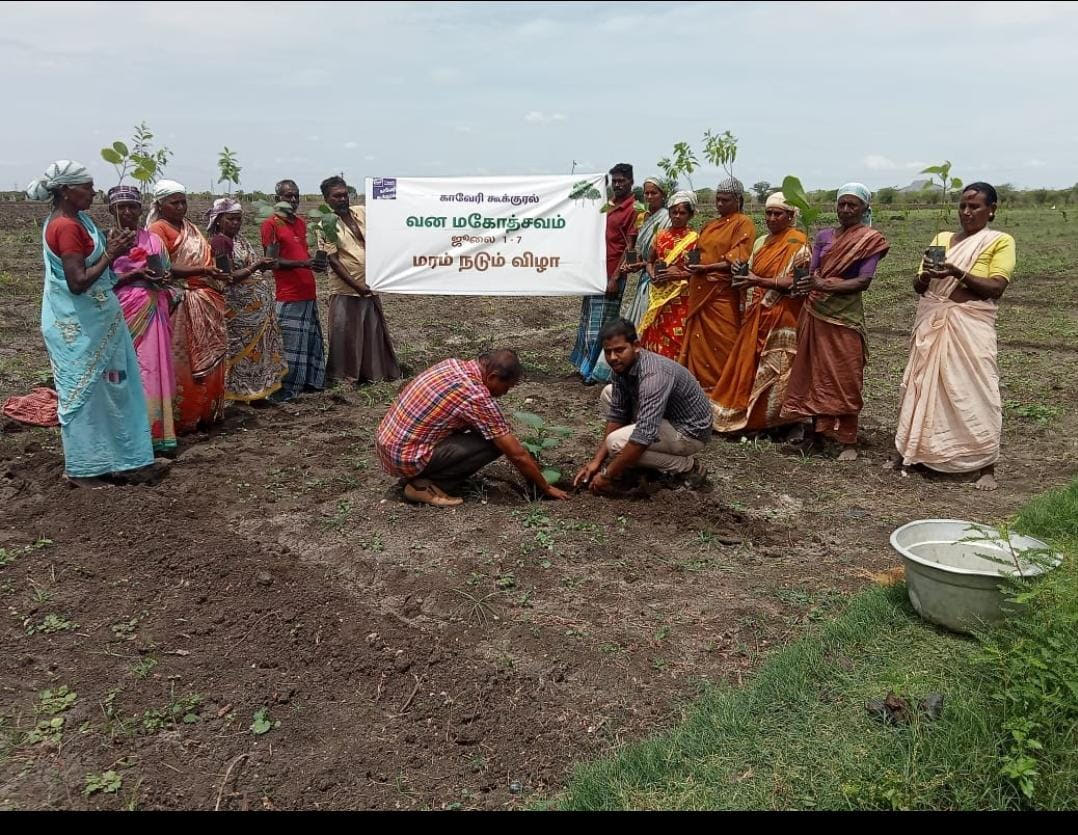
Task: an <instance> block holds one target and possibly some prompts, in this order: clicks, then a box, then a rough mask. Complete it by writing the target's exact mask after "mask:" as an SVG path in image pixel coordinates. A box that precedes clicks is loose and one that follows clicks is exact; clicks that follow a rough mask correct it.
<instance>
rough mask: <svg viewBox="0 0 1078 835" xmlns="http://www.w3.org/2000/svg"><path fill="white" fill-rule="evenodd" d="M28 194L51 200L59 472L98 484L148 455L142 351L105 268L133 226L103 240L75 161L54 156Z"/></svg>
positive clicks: (48, 307) (45, 249) (48, 264)
mask: <svg viewBox="0 0 1078 835" xmlns="http://www.w3.org/2000/svg"><path fill="white" fill-rule="evenodd" d="M26 193H27V195H28V196H29V197H30V199H31V200H47V199H50V198H51V199H52V204H53V211H52V214H50V215H49V218H48V220H47V221H46V223H45V227H44V230H43V236H42V237H43V244H42V255H43V259H44V262H45V289H44V292H43V294H42V299H41V334H42V336H43V337H44V339H45V347H46V349H47V350H48V352H49V362H50V364H51V365H52V373H53V378H54V380H55V386H56V394H57V398H58V404H57V416H58V418H59V420H60V438H61V440H62V441H63V446H64V473H65V475H66V476H67V478H68V480H69V481H70V482H71V483H72V484H74V485H77V486H80V487H99V486H104V484H105V482H103V481H101V480H100V477H101V476H107V475H110V474H113V473H123V472H126V471H129V470H136V469H139V468H142V467H148V466H150V465H152V464H153V463H154V456H153V444H152V442H151V440H150V424H149V420H148V418H147V414H146V398H145V396H144V394H143V391H142V381H141V377H140V375H139V366H138V359H137V357H136V355H135V348H134V345H133V343H132V342H131V334H130V332H129V331H128V329H127V323H126V322H125V320H124V314H123V310H122V309H121V307H120V302H119V300H118V299H117V298H116V294H115V293H114V292H113V286H114V285H115V284H116V280H117V279H116V275H115V274H114V273H113V272H112V269H111V266H112V262H113V260H115V259H116V258H118V257H119V256H121V255H123V254H124V253H125V252H127V251H128V250H129V249H130V248H131V246H132V244H133V243H134V241H135V233H134V231H132V230H125V231H113V232H110V233H109V236H108V239H107V240H106V238H105V236H104V235H103V234H102V232H101V230H100V229H98V228H97V225H96V224H95V223H94V222H93V220H91V219H90V216H89V215H88V214H87V210H88V209H89V208H90V205H91V204H92V203H93V201H94V183H93V177H91V176H90V173H89V172H88V171H87V170H86V168H85V167H84V166H82V165H79V164H78V163H77V162H72V161H70V160H60V161H59V162H54V163H53V164H52V165H50V166H49V168H48V170H46V172H45V175H44V176H43V177H41V178H39V179H37V180H35V181H34V182H32V183H31V184H30V186H29V187H28V188H27V190H26Z"/></svg>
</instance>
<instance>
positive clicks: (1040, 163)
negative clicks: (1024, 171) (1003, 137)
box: [1026, 158, 1048, 168]
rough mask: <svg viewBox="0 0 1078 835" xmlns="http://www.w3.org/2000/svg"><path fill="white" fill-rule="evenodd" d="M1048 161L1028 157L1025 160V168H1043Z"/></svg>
mask: <svg viewBox="0 0 1078 835" xmlns="http://www.w3.org/2000/svg"><path fill="white" fill-rule="evenodd" d="M1047 164H1048V163H1047V162H1045V161H1044V160H1043V159H1035V158H1034V159H1029V160H1026V168H1044V166H1046V165H1047Z"/></svg>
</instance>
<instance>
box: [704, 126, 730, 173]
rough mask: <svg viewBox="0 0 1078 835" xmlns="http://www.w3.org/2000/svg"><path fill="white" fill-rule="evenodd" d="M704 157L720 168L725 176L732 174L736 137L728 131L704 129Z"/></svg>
mask: <svg viewBox="0 0 1078 835" xmlns="http://www.w3.org/2000/svg"><path fill="white" fill-rule="evenodd" d="M704 158H705V159H706V160H707V161H708V162H710V163H711V164H712V165H714V166H715V167H716V168H722V170H723V171H725V172H726V176H727V177H733V176H734V160H735V159H737V137H736V136H734V135H733V134H732V133H730V131H725V132H724V133H721V134H716V133H712V132H711V130H710V129H708V130H706V131H704Z"/></svg>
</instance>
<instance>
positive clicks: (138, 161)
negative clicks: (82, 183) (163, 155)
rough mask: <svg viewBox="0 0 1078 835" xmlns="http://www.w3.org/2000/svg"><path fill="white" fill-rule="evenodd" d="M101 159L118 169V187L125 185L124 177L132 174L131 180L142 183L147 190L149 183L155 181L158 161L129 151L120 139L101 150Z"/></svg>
mask: <svg viewBox="0 0 1078 835" xmlns="http://www.w3.org/2000/svg"><path fill="white" fill-rule="evenodd" d="M101 158H102V159H103V160H105V162H108V163H111V164H112V167H113V168H115V169H116V174H117V180H116V185H118V186H121V185H123V182H124V177H126V176H127V175H128V173H130V174H131V179H133V180H135V181H137V182H138V183H141V184H142V187H143V189H144V190H145V187H146V185H147V183H149V182H151V181H152V180H153V178H154V174H155V173H156V172H157V162H156V160H154V159H153V158H151V157H146V156H143V155H141V154H137V153H133V152H131V151H129V150H128V149H127V145H125V144H124V143H123V142H121V141H120V140H118V139H117V140H116V141H115V142H113V143H112V146H111V147H108V148H102V149H101Z"/></svg>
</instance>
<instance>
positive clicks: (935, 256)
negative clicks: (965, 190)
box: [921, 159, 962, 267]
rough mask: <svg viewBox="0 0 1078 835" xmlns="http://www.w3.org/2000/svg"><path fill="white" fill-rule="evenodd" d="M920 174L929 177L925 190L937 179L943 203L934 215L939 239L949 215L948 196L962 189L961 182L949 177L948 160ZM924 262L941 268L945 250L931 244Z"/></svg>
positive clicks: (945, 253)
mask: <svg viewBox="0 0 1078 835" xmlns="http://www.w3.org/2000/svg"><path fill="white" fill-rule="evenodd" d="M921 173H922V174H928V175H929V180H928V183H927V184H926V185H925V188H926V189H927V188H931V187H932V186H933V181H932V177H939V181H940V197H941V200H942V201H943V202H942V203H941V205H940V210H939V213H938V214H937V215H936V237H939V233H940V232H941V231H942V230H943V223H944V220H945V219H946V218H947V216H949V215H950V205H949V204H948V195H949V194H951V193H953V192H954V190H955V189H960V188H962V181H961V180H960V179H958V177H952V176H951V161H950V160H949V159H948V160H944V161H943V163H942V164H940V165H930V166H928V168H925V169H924V170H923V171H921ZM925 260H926V261H927V262H928V263H929V264H930V265H931V266H933V267H942V266H943V265H944V263H945V262H946V261H947V248H946V247H944V246H939V245H936V244H933V245H932V246H930V247H928V249H926V250H925Z"/></svg>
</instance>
